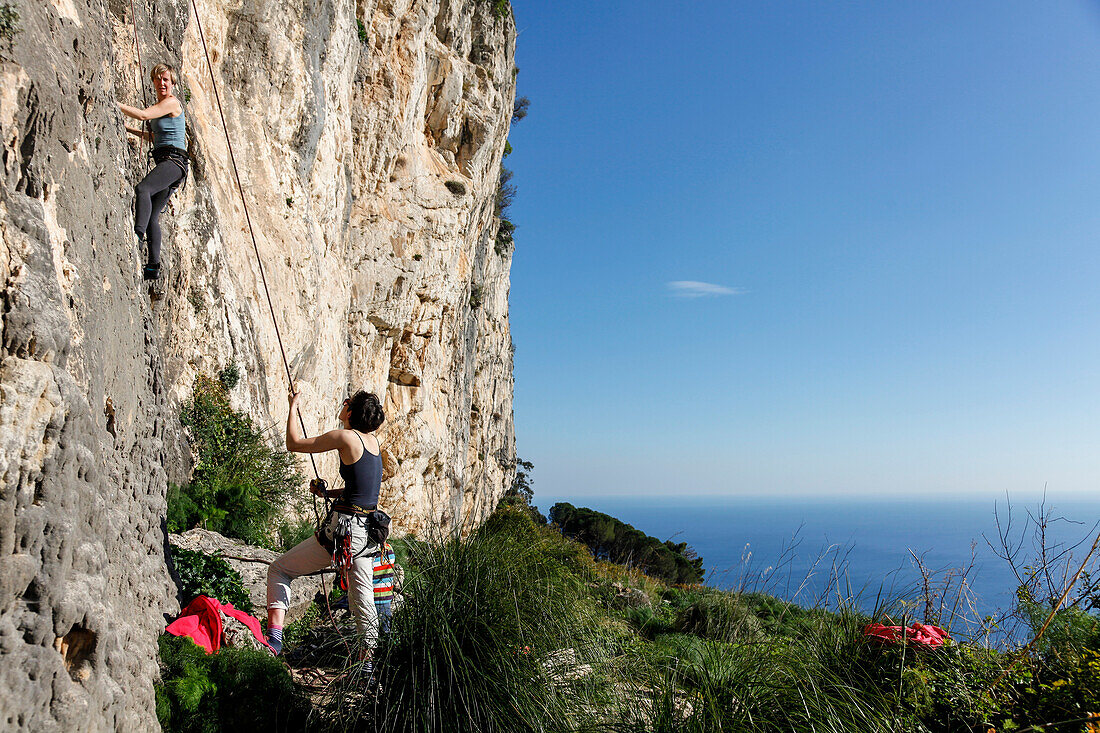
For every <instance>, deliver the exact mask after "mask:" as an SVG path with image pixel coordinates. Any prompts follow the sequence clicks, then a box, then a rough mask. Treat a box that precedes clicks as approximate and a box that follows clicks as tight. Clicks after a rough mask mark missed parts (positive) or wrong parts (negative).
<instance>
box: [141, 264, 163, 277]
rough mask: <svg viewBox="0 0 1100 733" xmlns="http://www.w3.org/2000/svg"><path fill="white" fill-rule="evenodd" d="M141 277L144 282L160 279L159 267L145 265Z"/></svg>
mask: <svg viewBox="0 0 1100 733" xmlns="http://www.w3.org/2000/svg"><path fill="white" fill-rule="evenodd" d="M143 276H144V277H145V279H146V280H156V279H157V278H158V277H160V265H146V266H145V270H144V271H143Z"/></svg>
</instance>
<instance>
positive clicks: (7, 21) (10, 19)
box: [0, 3, 19, 48]
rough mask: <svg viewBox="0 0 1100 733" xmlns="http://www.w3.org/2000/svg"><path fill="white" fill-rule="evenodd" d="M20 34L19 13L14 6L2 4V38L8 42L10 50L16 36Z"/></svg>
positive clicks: (0, 11) (0, 24) (0, 14)
mask: <svg viewBox="0 0 1100 733" xmlns="http://www.w3.org/2000/svg"><path fill="white" fill-rule="evenodd" d="M18 32H19V11H18V10H17V9H16V8H15V6H14V5H11V4H9V3H0V38H3V39H4V40H6V41H7V42H8V45H9V48H10V46H11V42H12V40H13V39H14V38H15V34H16V33H18Z"/></svg>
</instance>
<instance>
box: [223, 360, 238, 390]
mask: <svg viewBox="0 0 1100 733" xmlns="http://www.w3.org/2000/svg"><path fill="white" fill-rule="evenodd" d="M218 381H219V382H221V384H222V386H223V387H225V388H226V389H227V390H231V389H233V388H234V387H236V386H237V384H238V383H239V382H240V381H241V370H240V368H239V367H238V366H237V362H235V361H231V362H229V363H228V364H226V365H225V366H224V367H222V368H221V369H220V370H219V371H218Z"/></svg>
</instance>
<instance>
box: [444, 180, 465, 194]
mask: <svg viewBox="0 0 1100 733" xmlns="http://www.w3.org/2000/svg"><path fill="white" fill-rule="evenodd" d="M443 185H444V186H446V187H447V190H448V191H450V192H451V193H453V194H454V195H455V196H462V195H463V194H465V193H466V184H465V183H463V182H462V181H447V182H446V183H444V184H443Z"/></svg>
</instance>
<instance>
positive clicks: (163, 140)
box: [149, 104, 187, 150]
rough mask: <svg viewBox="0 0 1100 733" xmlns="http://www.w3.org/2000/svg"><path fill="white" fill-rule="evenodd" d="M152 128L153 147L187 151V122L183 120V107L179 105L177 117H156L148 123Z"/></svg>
mask: <svg viewBox="0 0 1100 733" xmlns="http://www.w3.org/2000/svg"><path fill="white" fill-rule="evenodd" d="M149 126H150V127H152V128H153V147H154V148H162V147H164V146H166V145H171V146H172V147H173V148H179V149H180V150H187V135H186V130H187V120H185V119H184V112H183V105H182V104H181V105H180V114H179V117H171V116H169V115H165V116H164V117H157V118H156V119H154V120H150V121H149Z"/></svg>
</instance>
